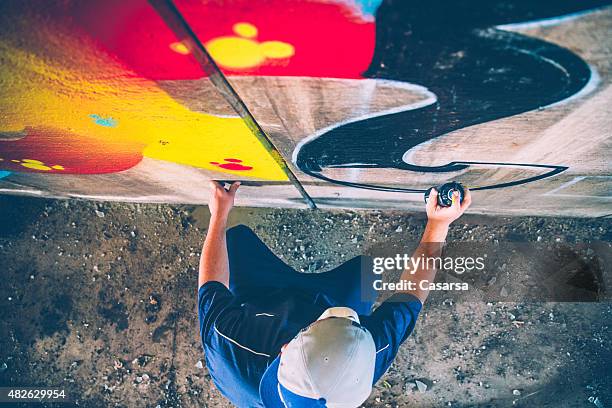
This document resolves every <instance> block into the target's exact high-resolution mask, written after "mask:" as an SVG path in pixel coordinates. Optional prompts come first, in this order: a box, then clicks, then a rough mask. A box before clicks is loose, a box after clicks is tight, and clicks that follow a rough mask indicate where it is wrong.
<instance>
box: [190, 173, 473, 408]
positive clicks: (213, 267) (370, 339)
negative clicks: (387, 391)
mask: <svg viewBox="0 0 612 408" xmlns="http://www.w3.org/2000/svg"><path fill="white" fill-rule="evenodd" d="M211 183H212V185H211V188H212V196H211V198H210V202H209V207H210V212H211V219H210V226H209V229H208V233H207V235H206V240H205V242H204V247H203V250H202V257H201V260H200V270H199V283H198V285H199V292H198V304H199V318H200V334H201V337H202V343H203V346H204V351H205V356H206V364H207V366H208V369H209V372H210V375H211V377H212V379H213V381H214V383H215V384H216V386H217V388H218V389H219V390H220V391H221V393H222V394H223V395H225V396H226V397H227V398H228V399H229V400H230V401H232V403H234V404H235V405H236V406H238V407H268V408H271V407H274V408H276V407H279V408H282V407H343V408H344V407H346V408H349V407H357V406H359V405H361V404H362V403H363V402H364V401H365V400H366V399H367V398H368V396H369V395H370V393H371V390H372V386H373V384H375V383H376V381H378V379H379V378H380V377H381V376H382V375H383V374H384V373H385V372H386V370H387V369H388V368H389V366H390V365H391V363H392V362H393V359H394V358H395V355H396V354H397V352H398V350H399V347H400V345H401V344H402V343H403V342H404V341H405V340H406V338H407V337H408V335H409V334H410V333H411V332H412V330H413V328H414V325H415V322H416V319H417V316H418V314H419V312H420V310H421V307H422V304H423V302H424V301H425V299H426V298H427V294H428V292H427V289H426V286H424V288H421V287H420V286H419V285H415V288H414V290H411V291H405V292H402V293H396V294H394V295H393V296H391V297H390V298H389V299H387V300H386V301H385V302H383V303H382V304H381V305H380V306H379V307H378V308H377V309H376V310H375V311H374V312H371V308H372V305H373V302H374V298H373V297H372V296H371V295H372V294H371V293H365V291H363V290H362V286H361V277H360V274H361V270H362V268H361V265H362V262H368V259H367V258H364V257H357V258H354V259H352V260H350V261H348V262H345V263H344V264H343V265H341V266H339V267H338V268H336V269H334V270H332V271H329V272H325V273H319V274H303V273H298V272H296V271H295V270H293V269H291V268H290V267H289V266H287V265H286V264H285V263H284V262H282V261H281V260H280V259H279V258H277V257H276V256H275V255H274V254H273V253H272V252H271V251H270V250H269V249H268V248H267V247H266V246H265V244H263V243H262V242H261V241H260V240H259V238H257V236H256V235H255V234H254V233H253V232H252V231H251V230H249V229H248V228H246V227H244V226H238V227H235V228H232V229H230V230H229V231H227V233H226V225H227V218H228V215H229V212H230V210H231V209H232V206H233V203H234V196H235V194H236V191H237V190H238V187H239V183H234V184H232V186H231V187H230V188H229V189H228V190H226V189H225V188H224V187H222V186H221V185H219V184H218V183H216V182H211ZM470 202H471V198H470V193H469V191H467V190H466V195H465V199H464V201H463V203H461V204H460V203H459V199H458V197H457V196H454V198H453V205H452V206H451V207H446V208H444V207H440V206H438V204H437V192H436V191H435V190H434V191H432V193H431V195H430V198H429V200H428V202H427V205H426V208H427V217H428V222H427V226H426V227H425V231H424V233H423V237H422V239H421V244H420V245H419V247H418V248H417V250H416V252H415V254H414V255H413V256H437V255H439V253H440V248H441V244H440V243H443V242H444V240H445V239H446V234H447V232H448V227H449V225H450V224H451V223H452V222H453V221H454V220H456V219H457V218H459V217H460V216H461V215H462V214H463V212H464V211H465V210H466V209H467V208H468V207H469V205H470ZM435 273H436V271H435V270H428V269H423V268H421V269H418V270H416V271H411V273H408V271H405V272H404V275H402V279H407V280H411V281H414V282H418V281H421V280H428V281H430V282H431V281H433V280H434V277H435Z"/></svg>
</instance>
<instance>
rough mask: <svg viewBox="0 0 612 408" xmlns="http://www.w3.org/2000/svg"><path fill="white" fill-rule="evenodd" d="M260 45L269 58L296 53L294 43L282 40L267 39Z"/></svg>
mask: <svg viewBox="0 0 612 408" xmlns="http://www.w3.org/2000/svg"><path fill="white" fill-rule="evenodd" d="M260 47H261V52H262V53H263V55H265V56H266V57H268V58H289V57H291V56H293V54H295V48H293V45H291V44H287V43H286V42H282V41H265V42H262V43H261V45H260Z"/></svg>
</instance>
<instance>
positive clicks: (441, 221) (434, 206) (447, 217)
mask: <svg viewBox="0 0 612 408" xmlns="http://www.w3.org/2000/svg"><path fill="white" fill-rule="evenodd" d="M470 204H472V195H471V194H470V190H468V189H467V188H465V195H464V197H463V203H459V193H458V192H457V191H455V192H453V204H452V205H451V206H450V207H441V206H440V205H439V204H438V192H437V191H436V189H435V188H434V189H432V190H431V193H430V194H429V199H428V200H427V205H426V209H427V219H428V221H429V222H430V223H433V224H438V225H440V226H446V227H448V226H449V225H450V224H451V223H452V222H453V221H455V220H456V219H457V218H459V217H461V216H462V215H463V213H464V212H465V210H467V209H468V207H469V206H470Z"/></svg>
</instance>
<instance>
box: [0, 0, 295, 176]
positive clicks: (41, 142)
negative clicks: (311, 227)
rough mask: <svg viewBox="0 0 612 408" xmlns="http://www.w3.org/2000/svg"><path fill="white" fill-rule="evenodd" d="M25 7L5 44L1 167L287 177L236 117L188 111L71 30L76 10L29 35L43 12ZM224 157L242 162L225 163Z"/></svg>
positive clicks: (62, 171) (1, 70) (82, 34)
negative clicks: (152, 166) (171, 169)
mask: <svg viewBox="0 0 612 408" xmlns="http://www.w3.org/2000/svg"><path fill="white" fill-rule="evenodd" d="M43 7H44V6H43ZM47 7H50V8H51V6H49V5H47ZM15 8H17V6H15ZM18 11H20V12H22V13H23V15H20V17H21V19H22V20H21V22H19V20H17V19H16V20H17V21H18V22H16V23H14V24H13V26H12V27H10V28H11V31H10V32H8V33H3V35H2V39H1V42H0V50H1V53H2V56H3V59H2V65H1V66H0V76H1V77H2V80H3V85H4V86H3V89H2V92H3V94H2V100H0V112H1V117H2V123H1V124H0V128H1V129H0V131H1V132H2V133H3V134H5V135H7V134H13V135H14V137H11V138H9V137H6V138H1V139H0V158H1V159H2V161H0V168H1V169H2V170H5V171H11V172H46V173H57V174H104V173H116V172H121V171H124V170H127V169H130V168H132V167H134V166H136V165H137V164H138V163H140V162H141V160H142V158H143V157H148V158H151V159H156V160H163V161H169V162H173V163H180V164H185V165H189V166H194V167H199V168H204V169H208V170H214V171H222V172H223V173H230V174H243V173H247V172H248V174H249V176H253V177H256V178H261V179H268V180H284V179H285V175H284V173H283V172H282V171H281V170H280V169H279V168H278V166H277V165H276V163H275V162H274V160H272V158H271V157H270V154H269V153H268V152H267V151H266V150H265V149H264V148H263V147H262V146H260V144H259V143H258V142H257V140H255V138H254V137H253V136H252V134H251V133H250V131H249V129H248V128H247V127H246V126H245V124H244V123H243V121H242V120H241V119H240V118H238V117H237V116H236V115H234V116H233V117H232V116H229V117H228V116H225V117H220V116H218V115H214V114H207V113H204V112H195V111H192V110H190V109H188V108H186V107H184V106H183V105H182V104H180V103H178V102H176V101H175V100H174V99H173V98H171V97H170V96H169V95H167V94H166V93H165V92H163V91H162V90H161V89H160V88H159V87H158V86H157V84H155V82H153V81H151V80H149V79H147V78H144V77H142V76H139V75H135V74H134V73H133V72H131V71H129V70H127V69H126V68H125V67H124V66H122V63H121V61H117V60H116V58H115V57H114V56H113V55H110V54H107V53H106V52H105V50H104V48H103V47H102V46H100V45H99V44H98V43H97V41H96V39H95V38H92V37H90V36H88V35H87V34H86V33H85V32H83V31H81V28H80V26H78V25H74V24H71V22H70V20H69V19H68V18H67V16H69V15H71V14H70V13H66V15H59V16H56V15H54V14H53V12H50V13H51V17H52V18H50V19H49V21H45V22H44V23H43V22H40V26H41V29H40V30H37V31H31V30H29V28H27V27H25V25H26V24H27V25H28V26H29V24H35V23H36V22H37V21H36V16H35V15H34V16H32V15H29V14H28V13H29V12H30V10H29V9H27V8H26V9H23V10H18ZM13 12H15V11H14V10H13ZM55 12H57V11H55ZM19 24H23V25H24V27H19ZM16 26H17V27H16ZM21 28H22V29H21ZM7 29H8V27H7V26H6V25H5V26H4V30H7ZM24 43H25V44H26V45H27V46H28V48H27V49H24V48H23V45H24ZM227 159H230V160H239V161H240V162H241V163H245V165H242V166H227V165H219V164H218V162H223V161H224V160H227ZM246 164H248V165H246Z"/></svg>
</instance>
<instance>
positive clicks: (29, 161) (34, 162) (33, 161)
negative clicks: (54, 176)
mask: <svg viewBox="0 0 612 408" xmlns="http://www.w3.org/2000/svg"><path fill="white" fill-rule="evenodd" d="M22 162H24V163H30V164H44V163H43V162H41V161H40V160H34V159H23V160H22Z"/></svg>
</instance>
